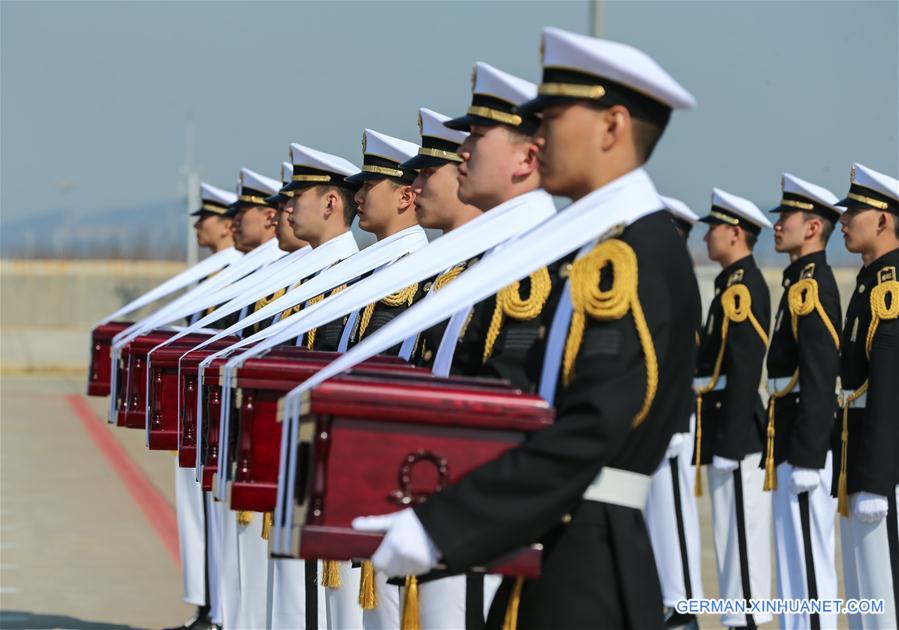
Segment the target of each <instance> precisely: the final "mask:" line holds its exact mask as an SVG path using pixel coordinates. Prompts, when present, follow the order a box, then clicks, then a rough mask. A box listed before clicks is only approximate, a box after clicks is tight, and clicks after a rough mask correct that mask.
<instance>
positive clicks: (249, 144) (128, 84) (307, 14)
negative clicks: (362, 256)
mask: <svg viewBox="0 0 899 630" xmlns="http://www.w3.org/2000/svg"><path fill="white" fill-rule="evenodd" d="M897 7H899V3H896V2H890V1H884V2H864V1H852V2H813V1H799V2H787V1H781V2H756V1H743V2H737V1H734V2H731V1H718V2H713V1H706V2H679V1H667V2H650V1H646V2H624V1H619V2H608V1H605V2H602V3H601V8H600V23H601V28H602V34H603V35H604V36H605V37H608V38H611V39H615V40H618V41H624V42H628V43H631V44H634V45H637V46H639V47H641V48H644V49H645V50H647V51H648V52H650V53H651V54H652V55H653V56H655V57H656V58H657V59H658V60H659V61H660V62H661V63H662V64H663V65H664V66H665V67H666V68H667V69H668V70H669V71H670V72H671V73H672V74H673V75H674V76H675V77H677V78H678V79H679V80H680V81H681V82H682V83H683V84H684V85H685V86H686V87H687V88H688V89H690V90H691V91H692V92H693V93H694V94H695V95H696V97H697V98H698V101H699V108H698V109H697V110H696V111H695V112H690V113H685V114H678V115H675V117H674V119H673V120H672V123H671V125H670V127H669V131H668V132H667V133H666V137H665V138H664V139H663V142H662V143H661V145H660V147H659V150H658V152H657V154H656V155H655V156H654V157H653V160H652V162H651V164H650V169H651V172H652V173H653V176H654V177H655V179H656V182H657V184H658V186H659V188H660V190H661V191H662V192H663V193H665V194H669V195H672V196H676V197H680V198H682V199H684V200H685V201H687V202H688V203H689V204H690V205H691V206H693V207H694V209H695V210H696V211H697V212H700V213H702V212H704V210H705V209H706V206H707V204H708V198H709V192H710V189H711V187H712V186H719V187H722V188H724V189H726V190H729V191H732V192H734V193H736V194H740V195H743V196H747V197H750V198H752V199H753V200H754V201H756V202H757V203H758V204H759V205H761V206H763V207H764V206H766V205H770V204H772V203H773V202H775V201H776V199H777V197H778V194H779V188H778V187H779V181H780V174H781V173H782V172H783V171H785V170H788V171H791V172H793V173H794V174H796V175H798V176H800V177H803V178H806V179H809V180H811V181H814V182H816V183H819V184H821V185H824V186H826V187H828V188H830V189H832V190H833V191H834V192H835V193H836V194H840V195H841V194H842V193H843V192H845V188H846V184H847V179H848V173H849V166H850V164H851V162H852V161H860V162H863V163H865V164H868V165H870V166H872V167H874V168H876V169H879V170H883V171H885V172H887V173H890V174H892V175H894V176H895V175H897V174H899V149H897V147H899V134H897V128H899V121H897V118H899V78H897V65H899V44H897V39H899V38H897V32H899V10H897ZM589 16H590V12H589V4H588V2H586V1H579V2H566V1H558V2H458V1H457V2H378V1H369V2H213V1H210V2H78V1H72V2H31V1H29V2H13V1H9V0H4V1H3V2H2V3H0V18H2V24H0V28H2V32H0V36H2V39H0V42H2V50H0V53H2V68H0V71H2V95H0V108H2V109H0V115H2V119H0V123H2V129H0V138H2V140H0V142H2V146H0V159H2V164H0V177H2V195H0V212H2V219H3V220H4V221H8V220H11V219H15V218H17V217H24V216H44V215H46V216H48V218H50V217H52V215H53V214H55V213H56V212H59V211H61V210H62V209H63V208H65V209H66V212H67V214H69V215H70V216H69V218H70V219H75V220H77V218H78V217H79V216H87V215H89V214H90V213H91V212H94V211H96V210H98V209H108V208H112V207H118V206H121V207H129V206H134V205H140V204H148V203H154V202H159V201H165V200H170V199H173V198H176V197H178V196H179V195H183V193H184V190H183V184H182V183H181V175H180V169H181V166H182V163H183V153H184V148H183V146H184V123H185V120H187V118H188V117H190V116H193V118H194V120H195V121H196V122H195V124H196V154H195V155H196V159H195V162H196V166H197V168H198V170H199V171H200V175H201V177H202V178H203V179H204V180H208V181H210V182H211V183H214V184H217V185H219V186H222V187H225V188H231V187H232V186H233V184H234V181H235V179H236V177H237V172H238V169H239V168H240V167H241V166H247V167H249V168H253V169H254V170H259V171H262V172H264V173H266V174H269V175H271V176H277V175H276V174H277V171H278V165H279V163H280V162H281V161H282V160H283V159H285V158H286V157H287V147H288V144H289V143H290V142H301V143H303V144H308V145H311V146H313V147H317V148H320V149H322V150H326V151H330V152H334V153H338V154H341V155H343V156H345V157H347V158H349V159H351V160H353V161H355V162H359V161H360V157H361V156H360V150H361V147H360V137H361V132H362V129H363V127H372V128H374V129H378V130H381V131H384V132H386V133H389V134H393V135H397V136H400V137H404V138H407V139H409V140H415V139H416V138H417V135H416V134H417V127H416V110H417V108H418V107H419V106H427V107H430V108H432V109H436V110H438V111H441V112H444V113H446V114H458V113H460V112H462V111H463V110H464V108H465V107H466V106H467V103H468V100H469V97H470V91H469V90H470V84H469V76H470V71H471V66H472V64H473V63H474V62H475V61H477V60H483V61H487V62H489V63H492V64H493V65H496V66H498V67H500V68H502V69H505V70H507V71H509V72H512V73H515V74H518V75H519V76H522V77H524V78H527V79H530V80H532V81H538V80H539V55H538V47H539V37H540V29H541V27H542V26H544V25H554V26H559V27H562V28H567V29H570V30H574V31H579V32H585V33H586V32H589V30H590V23H589ZM65 185H68V186H69V188H70V192H69V193H68V194H69V197H68V199H65V198H64V196H63V192H62V189H63V188H64V187H65Z"/></svg>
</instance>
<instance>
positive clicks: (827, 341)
mask: <svg viewBox="0 0 899 630" xmlns="http://www.w3.org/2000/svg"><path fill="white" fill-rule="evenodd" d="M781 187H782V189H783V198H782V199H781V202H780V205H779V206H777V207H776V208H775V209H774V210H772V212H775V213H778V214H779V215H780V217H779V218H778V219H777V222H776V223H775V224H774V247H775V249H776V250H777V251H778V252H782V253H786V254H789V256H790V264H789V266H788V267H787V268H786V269H784V272H783V289H784V290H783V295H782V297H781V299H780V304H779V306H778V307H777V315H776V316H775V319H774V330H773V331H772V332H771V345H770V347H769V349H768V361H767V367H768V396H769V398H768V425H767V439H766V440H765V450H764V455H763V461H764V467H765V485H764V489H765V490H766V491H773V494H772V500H773V503H774V506H773V508H774V550H775V554H774V557H775V561H776V566H777V590H778V597H779V598H781V599H836V597H837V574H836V566H835V564H834V562H835V561H834V529H833V528H834V514H835V513H836V503H835V502H834V500H833V497H831V493H830V486H831V477H832V475H833V467H832V466H833V463H832V456H831V452H830V437H831V430H832V428H833V418H834V412H835V411H836V382H837V376H838V374H839V364H840V338H839V333H838V332H837V330H838V329H839V326H840V312H841V311H840V294H839V291H838V290H837V283H836V280H835V279H834V276H833V271H832V270H831V268H830V265H828V264H827V255H826V253H825V251H824V249H825V247H826V246H827V239H828V238H829V237H830V234H831V233H832V232H833V228H834V225H835V224H836V222H837V221H838V220H839V218H840V214H841V213H842V210H843V209H842V208H840V207H838V206H837V205H836V203H837V197H836V195H834V194H833V193H831V192H830V191H828V190H825V189H824V188H821V187H820V186H816V185H815V184H811V183H809V182H806V181H803V180H801V179H799V178H798V177H794V176H793V175H790V174H789V173H784V175H783V180H782V186H781ZM836 625H837V619H836V614H825V615H818V614H814V615H809V614H795V615H794V614H789V615H784V616H783V617H782V621H781V627H782V628H797V629H799V628H822V627H824V628H836Z"/></svg>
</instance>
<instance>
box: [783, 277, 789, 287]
mask: <svg viewBox="0 0 899 630" xmlns="http://www.w3.org/2000/svg"><path fill="white" fill-rule="evenodd" d="M784 286H785V287H788V286H790V279H789V278H784Z"/></svg>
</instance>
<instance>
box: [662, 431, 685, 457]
mask: <svg viewBox="0 0 899 630" xmlns="http://www.w3.org/2000/svg"><path fill="white" fill-rule="evenodd" d="M689 444H690V434H689V433H675V434H674V435H672V436H671V441H670V442H668V448H667V449H666V450H665V459H672V458H674V457H679V456H680V454H681V453H683V452H684V449H685V448H686V447H687V446H689Z"/></svg>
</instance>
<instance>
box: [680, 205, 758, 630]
mask: <svg viewBox="0 0 899 630" xmlns="http://www.w3.org/2000/svg"><path fill="white" fill-rule="evenodd" d="M700 221H702V222H703V223H708V224H709V230H708V232H707V233H706V235H705V242H706V246H707V248H708V252H709V258H711V259H712V260H714V261H715V262H717V263H718V264H719V265H721V268H722V271H721V273H719V274H718V276H717V277H716V278H715V296H714V298H713V299H712V303H711V305H710V306H709V314H708V318H707V319H706V324H705V327H704V328H703V329H702V332H701V333H700V341H699V356H698V359H697V367H696V373H697V377H696V380H695V381H694V389H695V390H696V440H695V450H694V453H693V457H694V460H693V461H694V465H695V467H696V493H697V495H698V494H701V492H702V490H701V488H702V486H701V480H700V470H701V468H702V466H704V465H708V479H709V491H710V492H711V497H712V526H713V530H714V541H715V557H716V559H717V563H718V586H719V589H720V594H721V597H723V598H727V599H740V600H747V601H748V600H750V599H763V598H766V597H768V596H769V595H770V590H771V587H770V584H771V561H770V557H769V554H768V549H769V548H770V546H771V524H770V523H771V497H770V495H768V494H766V493H764V492H763V491H762V485H763V482H764V471H763V470H762V468H761V467H760V463H761V460H762V447H763V444H764V439H763V438H764V435H765V432H764V426H765V417H766V416H765V412H764V408H763V407H762V401H761V398H760V397H759V386H760V384H761V378H762V365H763V363H764V360H765V349H766V348H767V346H768V327H769V322H770V319H771V304H770V297H769V294H768V287H767V285H766V284H765V279H764V278H763V277H762V272H761V271H760V270H759V268H758V267H757V266H756V264H755V259H754V258H753V256H752V249H753V247H754V246H755V243H756V239H757V238H758V235H759V233H760V232H761V230H762V228H770V227H771V222H770V221H769V220H768V218H767V217H766V216H765V215H764V214H763V213H762V211H761V210H759V209H758V207H757V206H756V205H755V204H753V203H752V202H751V201H749V200H747V199H743V198H742V197H737V196H736V195H732V194H730V193H727V192H725V191H723V190H719V189H717V188H714V189H713V192H712V208H711V210H710V211H709V214H708V216H706V217H703V218H702V219H700ZM760 550H761V551H760ZM770 619H771V615H770V614H759V615H751V614H750V615H743V614H725V615H723V616H722V618H721V623H722V624H723V625H725V626H731V627H736V626H752V625H754V624H755V625H757V624H760V623H765V622H767V621H770Z"/></svg>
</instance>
